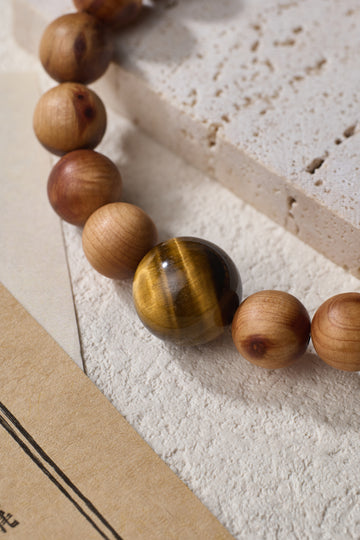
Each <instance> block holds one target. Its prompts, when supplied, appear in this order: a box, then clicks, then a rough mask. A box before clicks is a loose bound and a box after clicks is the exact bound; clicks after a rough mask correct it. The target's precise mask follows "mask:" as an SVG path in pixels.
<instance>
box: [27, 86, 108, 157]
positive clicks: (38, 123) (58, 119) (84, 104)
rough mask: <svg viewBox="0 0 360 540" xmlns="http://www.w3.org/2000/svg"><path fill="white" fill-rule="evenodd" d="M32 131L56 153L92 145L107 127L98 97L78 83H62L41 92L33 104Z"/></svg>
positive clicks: (103, 110) (102, 106)
mask: <svg viewBox="0 0 360 540" xmlns="http://www.w3.org/2000/svg"><path fill="white" fill-rule="evenodd" d="M33 125H34V131H35V135H36V136H37V138H38V139H39V141H40V142H41V144H42V145H43V146H45V148H46V149H47V150H49V151H50V152H53V153H54V154H56V155H60V156H61V155H63V154H66V152H71V151H72V150H77V149H79V148H95V146H97V145H98V144H99V142H100V141H101V139H102V138H103V135H104V133H105V129H106V111H105V107H104V105H103V102H102V101H101V99H100V98H99V97H98V96H97V95H96V94H95V92H93V91H92V90H90V89H89V88H87V87H86V86H84V85H82V84H79V83H62V84H59V85H58V86H55V88H51V89H50V90H48V91H47V92H46V93H45V94H43V95H42V96H41V98H40V100H39V102H38V104H37V106H36V108H35V112H34V119H33Z"/></svg>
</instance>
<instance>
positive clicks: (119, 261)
mask: <svg viewBox="0 0 360 540" xmlns="http://www.w3.org/2000/svg"><path fill="white" fill-rule="evenodd" d="M82 241H83V249H84V253H85V255H86V257H87V259H88V260H89V262H90V264H91V265H92V266H93V267H94V268H95V270H97V271H98V272H99V273H100V274H103V275H104V276H106V277H109V278H112V279H126V278H129V277H131V276H132V275H133V274H134V272H135V270H136V267H137V265H138V264H139V262H140V261H141V259H142V258H143V256H144V255H145V253H147V252H148V251H149V249H151V248H152V247H153V246H154V245H155V244H156V242H157V231H156V227H155V225H154V223H153V222H152V220H151V219H150V218H149V216H148V215H147V214H146V213H145V212H144V211H143V210H141V208H138V207H137V206H134V205H133V204H128V203H123V202H118V203H110V204H107V205H105V206H102V207H101V208H99V209H98V210H96V211H95V212H94V213H93V214H92V215H91V216H90V217H89V219H88V220H87V222H86V223H85V227H84V231H83V237H82Z"/></svg>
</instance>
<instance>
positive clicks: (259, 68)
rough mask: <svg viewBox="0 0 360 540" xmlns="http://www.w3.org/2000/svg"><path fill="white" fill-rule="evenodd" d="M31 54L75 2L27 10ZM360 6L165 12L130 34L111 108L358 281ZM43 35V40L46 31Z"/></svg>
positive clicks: (217, 5)
mask: <svg viewBox="0 0 360 540" xmlns="http://www.w3.org/2000/svg"><path fill="white" fill-rule="evenodd" d="M14 4H15V15H16V17H15V31H16V36H17V38H18V40H19V41H20V42H21V43H23V44H24V45H25V46H26V47H27V48H31V49H33V50H35V49H36V43H35V40H38V38H39V32H40V29H41V27H43V26H44V25H45V24H46V23H47V22H49V21H50V20H51V19H52V18H54V17H55V16H57V15H60V14H62V13H64V12H66V11H69V10H73V5H72V3H71V2H70V1H69V0H66V1H65V2H64V1H60V0H56V1H55V0H54V1H53V2H51V3H50V2H46V1H45V0H15V2H14ZM359 24H360V6H359V4H358V2H356V1H355V0H342V1H341V2H340V1H338V0H318V1H317V2H313V1H312V0H302V1H295V0H291V1H290V0H289V1H284V0H252V1H250V0H243V1H239V0H227V1H224V2H218V1H217V0H198V1H196V2H189V1H179V2H177V1H169V0H168V1H157V2H153V4H152V5H151V6H147V7H146V8H145V9H144V13H143V16H142V17H141V19H140V20H139V22H138V24H137V25H136V26H132V27H130V28H128V29H126V30H124V31H122V32H121V34H119V37H118V38H117V42H118V47H117V60H116V62H115V63H114V64H113V65H112V67H111V68H110V70H109V71H108V73H107V75H106V77H105V78H104V79H103V80H102V81H101V82H99V83H96V87H97V88H98V90H99V92H100V93H101V95H102V96H103V97H104V99H105V101H106V102H107V103H109V104H111V105H112V106H114V107H115V108H116V109H117V110H118V111H120V112H121V113H122V114H124V115H126V116H127V117H129V118H130V119H132V120H133V121H134V122H135V123H137V124H139V125H140V127H141V128H142V129H144V130H145V131H147V132H148V133H150V134H151V135H152V136H154V137H155V138H156V139H157V140H158V141H160V142H161V143H163V144H165V145H166V146H167V147H169V148H170V149H172V150H173V151H174V152H176V153H177V154H178V155H180V156H182V157H183V158H185V159H186V160H187V161H188V162H190V163H191V164H192V165H195V166H196V167H198V168H200V169H201V170H203V171H204V172H206V173H207V174H209V175H211V176H212V177H214V178H216V179H217V180H219V181H221V182H222V183H223V184H224V185H225V186H227V187H228V188H230V189H231V190H232V191H234V192H235V193H236V194H238V195H239V196H240V197H242V198H243V199H244V200H246V201H247V202H250V203H251V204H253V205H254V206H255V207H256V208H257V209H259V210H261V211H263V212H264V213H265V214H267V215H268V216H270V217H271V218H272V219H274V220H275V221H276V222H278V223H280V224H281V225H283V226H284V227H286V228H287V229H288V230H290V231H291V232H293V233H294V234H296V235H297V236H298V237H299V238H300V239H302V240H304V241H305V242H307V243H309V244H310V245H311V246H313V247H315V248H316V249H317V250H318V251H320V252H321V253H323V254H325V255H326V256H327V257H329V258H330V259H331V260H333V261H335V262H336V263H338V264H340V265H342V266H344V267H345V268H348V269H349V270H350V271H351V272H352V273H353V274H355V275H360V180H359V170H358V168H359V165H358V163H359V158H358V155H359V152H358V149H359V140H360V134H359V126H358V120H359V98H358V88H359V86H360V84H359V83H360V71H359V70H358V68H357V66H358V50H359V41H360V37H359V33H358V28H359ZM35 29H36V32H35V31H34V30H35Z"/></svg>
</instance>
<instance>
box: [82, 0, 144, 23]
mask: <svg viewBox="0 0 360 540" xmlns="http://www.w3.org/2000/svg"><path fill="white" fill-rule="evenodd" d="M74 4H75V7H76V8H77V9H78V10H79V11H86V12H87V13H91V14H92V15H94V17H96V18H98V19H99V20H100V21H102V22H103V23H104V24H106V25H108V26H110V27H111V28H113V29H116V28H120V27H121V26H125V25H126V24H129V23H131V22H133V21H134V20H135V19H136V17H137V16H138V15H139V13H140V11H141V6H142V0H74Z"/></svg>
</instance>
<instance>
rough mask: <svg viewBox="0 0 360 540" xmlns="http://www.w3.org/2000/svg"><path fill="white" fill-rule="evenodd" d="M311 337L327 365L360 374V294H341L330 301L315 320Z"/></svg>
mask: <svg viewBox="0 0 360 540" xmlns="http://www.w3.org/2000/svg"><path fill="white" fill-rule="evenodd" d="M311 338H312V342H313V344H314V347H315V350H316V352H317V353H318V355H319V356H320V358H321V359H322V360H324V362H326V363H327V364H329V365H330V366H332V367H334V368H336V369H342V370H344V371H360V294H359V293H343V294H337V295H336V296H333V297H331V298H329V299H328V300H326V302H324V303H323V304H322V305H321V306H320V307H319V308H318V310H317V311H316V313H315V315H314V317H313V321H312V324H311Z"/></svg>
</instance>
